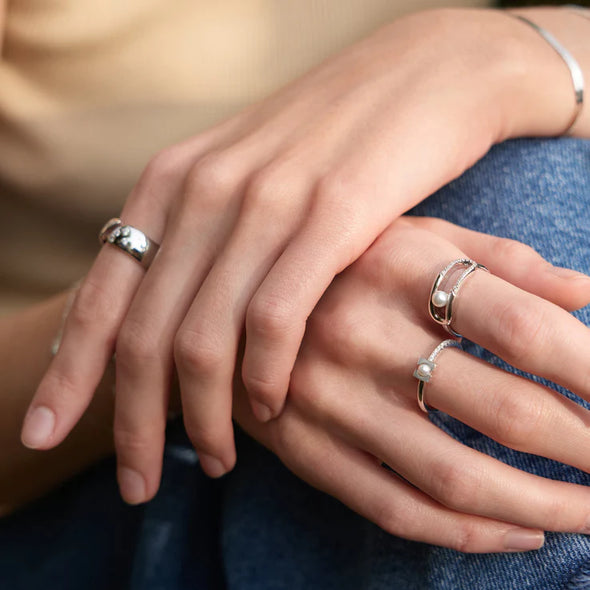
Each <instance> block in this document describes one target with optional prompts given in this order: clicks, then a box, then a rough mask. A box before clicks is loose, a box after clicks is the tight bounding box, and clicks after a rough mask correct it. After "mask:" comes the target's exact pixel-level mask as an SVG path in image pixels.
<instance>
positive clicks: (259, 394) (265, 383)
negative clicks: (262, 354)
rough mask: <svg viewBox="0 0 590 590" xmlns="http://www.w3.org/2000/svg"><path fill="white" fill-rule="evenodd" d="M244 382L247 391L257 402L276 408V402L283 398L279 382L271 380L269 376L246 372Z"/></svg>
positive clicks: (243, 377) (243, 376) (244, 372)
mask: <svg viewBox="0 0 590 590" xmlns="http://www.w3.org/2000/svg"><path fill="white" fill-rule="evenodd" d="M242 380H243V382H244V387H245V388H246V391H247V392H248V393H249V394H250V395H251V396H253V397H254V398H255V399H256V400H257V401H260V402H262V403H265V404H266V405H269V406H271V407H272V406H274V405H275V404H276V401H277V400H278V399H279V398H280V397H282V396H281V393H282V392H281V388H280V386H279V383H278V382H277V380H273V379H269V377H268V376H267V375H263V374H253V373H252V372H251V371H247V370H244V371H243V374H242Z"/></svg>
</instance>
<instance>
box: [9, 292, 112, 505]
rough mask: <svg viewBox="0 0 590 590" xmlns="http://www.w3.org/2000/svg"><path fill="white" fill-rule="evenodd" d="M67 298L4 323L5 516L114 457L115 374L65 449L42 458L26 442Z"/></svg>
mask: <svg viewBox="0 0 590 590" xmlns="http://www.w3.org/2000/svg"><path fill="white" fill-rule="evenodd" d="M65 301H66V295H60V296H58V297H55V298H53V299H51V300H49V301H47V302H44V303H42V304H40V305H37V306H35V307H32V308H30V309H27V310H26V311H23V312H21V313H18V314H14V315H11V316H7V317H2V318H0V359H1V361H0V374H1V375H2V378H1V380H0V382H1V392H0V393H1V395H0V514H3V513H6V512H8V511H10V510H11V509H13V508H14V507H16V506H18V505H20V504H22V503H24V502H27V501H29V500H31V499H34V498H35V497H38V496H41V495H42V494H44V493H45V492H47V491H48V490H50V489H51V488H52V487H54V486H55V485H57V484H59V483H60V482H62V481H64V480H65V479H67V478H68V477H70V476H72V475H73V474H75V473H76V472H78V471H80V470H82V469H83V468H84V467H86V466H87V465H89V464H91V463H93V462H94V461H96V460H97V459H100V458H101V457H103V456H105V455H107V454H109V453H110V452H112V447H113V444H112V420H113V395H112V379H113V376H112V374H108V373H107V374H106V375H105V379H104V380H103V383H102V384H101V387H100V388H99V391H98V392H97V395H96V396H95V397H94V400H93V402H92V405H91V406H90V408H89V410H88V411H87V412H86V414H85V415H84V417H83V418H82V420H81V421H80V423H79V424H78V426H77V427H76V429H75V430H74V431H73V432H72V434H71V435H70V436H69V437H68V438H67V440H65V441H64V443H63V444H61V445H60V446H59V447H57V448H56V449H54V450H52V451H47V452H43V453H40V452H38V451H32V450H29V449H26V448H25V447H24V446H23V445H22V444H21V442H20V428H21V425H22V420H23V417H24V414H25V411H26V409H27V406H28V404H29V402H30V400H31V398H32V396H33V393H34V391H35V388H36V387H37V384H38V382H39V381H40V379H41V376H42V375H43V373H44V372H45V370H46V368H47V366H48V365H49V362H50V360H51V357H50V354H49V350H50V347H51V343H52V340H53V338H54V337H55V334H56V333H57V331H58V329H59V326H60V322H61V317H62V313H63V308H64V305H65Z"/></svg>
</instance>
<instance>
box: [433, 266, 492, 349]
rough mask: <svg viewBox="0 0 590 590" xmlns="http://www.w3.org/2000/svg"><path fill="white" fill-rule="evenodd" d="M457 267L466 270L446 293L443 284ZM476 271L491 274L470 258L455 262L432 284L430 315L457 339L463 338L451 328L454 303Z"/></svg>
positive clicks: (439, 274)
mask: <svg viewBox="0 0 590 590" xmlns="http://www.w3.org/2000/svg"><path fill="white" fill-rule="evenodd" d="M457 267H464V270H463V272H462V273H461V274H460V276H459V278H458V279H457V280H456V282H455V284H454V285H453V287H452V288H451V289H450V290H449V291H446V290H445V289H444V286H445V285H444V284H443V283H446V281H445V278H446V277H447V276H448V275H449V274H450V273H451V271H452V270H454V269H456V268H457ZM476 270H485V271H486V272H489V271H488V269H487V268H486V267H485V266H484V265H483V264H478V263H477V262H475V261H473V260H471V259H470V258H459V259H458V260H453V261H452V262H450V263H449V264H447V266H446V267H445V268H444V269H443V270H442V271H441V272H439V273H438V275H437V277H436V279H435V280H434V283H433V284H432V289H431V290H430V297H429V299H428V313H429V314H430V317H431V318H432V319H433V320H434V321H435V322H436V323H437V324H440V325H441V326H443V327H444V329H445V330H446V331H447V332H449V334H451V335H453V336H455V338H461V334H459V333H458V332H456V331H455V330H453V328H452V326H451V322H452V321H453V302H454V301H455V298H456V297H457V294H458V293H459V289H460V288H461V285H462V284H463V282H464V281H465V279H466V278H467V277H468V276H469V275H470V274H471V273H473V272H475V271H476Z"/></svg>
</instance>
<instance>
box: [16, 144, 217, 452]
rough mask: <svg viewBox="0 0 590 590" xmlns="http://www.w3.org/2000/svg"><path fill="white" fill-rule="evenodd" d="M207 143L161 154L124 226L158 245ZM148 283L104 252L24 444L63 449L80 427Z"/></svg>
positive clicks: (35, 405) (28, 421)
mask: <svg viewBox="0 0 590 590" xmlns="http://www.w3.org/2000/svg"><path fill="white" fill-rule="evenodd" d="M209 140H210V138H209V136H208V135H206V134H205V135H204V136H202V137H198V138H195V139H193V140H191V141H190V142H187V143H186V144H184V145H180V146H177V147H175V148H170V149H169V150H168V151H164V152H161V153H160V154H158V156H156V157H155V158H154V159H153V160H152V162H151V163H150V164H149V165H148V166H147V168H146V169H145V171H144V173H143V175H142V177H141V179H140V181H139V182H138V184H137V185H136V187H135V188H134V190H133V191H132V193H131V195H130V196H129V199H128V200H127V203H126V204H125V207H124V208H123V211H122V213H121V216H122V219H123V220H124V222H125V223H127V224H130V225H133V226H135V227H137V228H138V229H141V230H142V231H143V232H144V233H145V234H146V235H147V236H149V237H150V238H151V239H152V240H154V241H155V242H160V241H161V237H162V235H163V233H164V226H165V222H166V217H167V214H168V206H169V202H170V200H171V196H170V195H173V194H174V193H175V192H176V191H177V190H179V188H180V187H181V185H182V182H183V178H184V175H183V172H184V170H186V169H187V168H188V166H189V165H190V163H191V162H192V160H193V158H194V156H195V151H198V150H200V149H201V150H202V149H205V146H206V145H207V141H209ZM143 275H144V271H143V269H142V268H141V267H140V266H139V265H138V264H137V263H136V261H134V260H132V259H131V257H129V256H128V255H126V254H125V253H124V252H121V251H120V250H118V249H117V248H116V247H112V246H111V245H110V244H106V245H105V246H104V247H103V248H102V250H101V251H100V252H99V254H98V256H97V258H96V260H95V263H94V264H93V266H92V268H91V270H90V271H89V273H88V275H87V277H86V278H85V280H84V281H83V283H82V285H81V287H80V289H79V292H78V295H77V297H76V299H75V301H74V304H73V306H72V309H71V311H70V314H69V317H68V319H67V321H66V324H65V328H64V333H63V337H62V342H61V346H60V350H59V352H58V354H57V355H56V357H55V358H54V359H53V362H52V363H51V365H50V367H49V369H48V371H47V373H46V374H45V375H44V377H43V379H42V381H41V383H40V384H39V387H38V388H37V392H36V393H35V396H34V398H33V400H32V402H31V405H30V408H29V410H28V412H27V415H26V416H25V421H24V425H23V431H22V435H21V438H22V442H23V444H25V445H26V446H29V447H31V448H37V449H49V448H52V447H54V446H55V445H57V444H59V443H60V442H61V441H62V440H63V439H64V438H65V436H67V434H68V433H69V431H70V430H71V429H72V427H73V426H74V424H75V423H76V422H77V421H78V419H79V418H80V416H81V415H82V413H83V412H84V410H85V409H86V407H87V406H88V403H89V401H90V399H91V398H92V395H93V394H94V391H95V389H96V387H97V385H98V383H99V382H100V379H101V377H102V375H103V373H104V370H105V368H106V366H107V363H108V361H109V359H110V358H111V356H112V354H113V350H114V346H115V340H116V336H117V332H118V330H119V327H120V325H121V322H122V321H123V318H124V317H125V314H126V312H127V309H128V308H129V304H130V302H131V300H132V298H133V295H134V293H135V292H136V290H137V288H138V285H139V284H140V282H141V280H142V278H143Z"/></svg>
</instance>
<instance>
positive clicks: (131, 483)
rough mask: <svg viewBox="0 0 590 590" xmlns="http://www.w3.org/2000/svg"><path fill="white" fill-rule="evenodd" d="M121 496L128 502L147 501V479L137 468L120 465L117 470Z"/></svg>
mask: <svg viewBox="0 0 590 590" xmlns="http://www.w3.org/2000/svg"><path fill="white" fill-rule="evenodd" d="M117 479H118V480H119V489H120V490H121V496H122V497H123V500H125V502H127V504H141V503H142V502H145V495H146V492H145V480H144V479H143V476H142V475H141V473H139V472H138V471H135V469H129V468H128V467H119V469H118V471H117Z"/></svg>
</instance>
